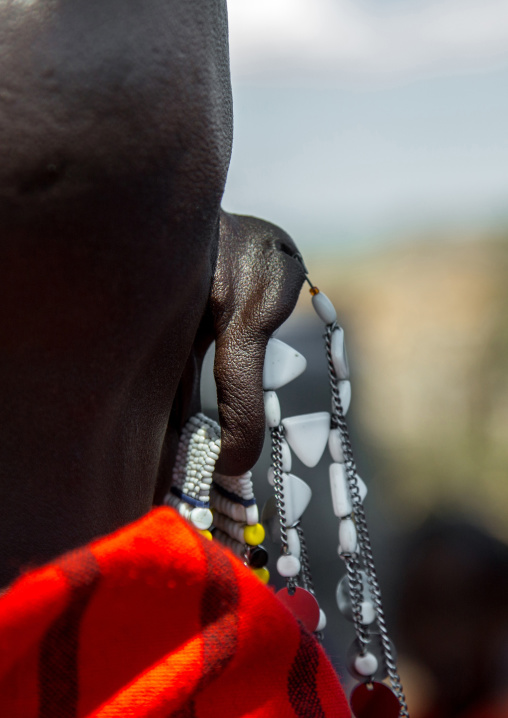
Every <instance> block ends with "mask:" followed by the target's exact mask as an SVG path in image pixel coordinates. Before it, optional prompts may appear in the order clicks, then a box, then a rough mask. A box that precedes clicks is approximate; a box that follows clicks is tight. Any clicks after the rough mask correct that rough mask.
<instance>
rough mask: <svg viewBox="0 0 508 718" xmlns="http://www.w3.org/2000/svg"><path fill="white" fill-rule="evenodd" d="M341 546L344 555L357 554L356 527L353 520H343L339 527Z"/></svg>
mask: <svg viewBox="0 0 508 718" xmlns="http://www.w3.org/2000/svg"><path fill="white" fill-rule="evenodd" d="M339 544H340V550H341V552H342V553H355V552H356V545H357V538H356V527H355V524H354V521H353V520H352V519H341V522H340V526H339Z"/></svg>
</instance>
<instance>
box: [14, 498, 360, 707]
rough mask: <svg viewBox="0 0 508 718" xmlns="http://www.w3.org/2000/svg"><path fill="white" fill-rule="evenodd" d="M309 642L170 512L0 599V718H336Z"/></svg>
mask: <svg viewBox="0 0 508 718" xmlns="http://www.w3.org/2000/svg"><path fill="white" fill-rule="evenodd" d="M349 715H350V713H349V709H348V706H347V702H346V699H345V696H344V693H343V691H342V689H341V687H340V685H339V683H338V680H337V677H336V675H335V673H334V671H333V668H332V666H331V664H330V663H329V661H328V659H327V658H326V657H325V655H324V653H323V651H322V650H321V648H320V647H319V645H318V644H317V643H316V641H315V640H314V638H313V637H312V636H311V635H309V634H308V633H307V632H306V631H305V630H304V629H303V628H302V627H301V626H300V624H299V623H298V622H297V621H296V620H295V619H294V618H293V617H292V616H291V614H290V613H289V612H288V611H287V610H286V608H284V606H282V604H281V603H280V602H279V601H278V599H277V598H276V597H275V596H274V595H273V593H272V592H271V591H270V590H269V589H267V588H266V587H265V586H263V585H262V583H261V582H260V581H259V579H258V578H256V577H255V576H254V575H253V574H252V573H251V571H250V570H249V569H247V568H246V567H245V566H243V565H242V563H241V562H240V561H239V560H238V559H236V558H235V557H234V556H233V555H232V554H231V553H230V552H229V551H226V550H225V549H223V548H222V547H221V546H220V545H218V544H217V542H215V541H209V540H208V539H206V538H204V537H202V536H200V535H199V534H197V533H196V532H195V531H194V530H193V529H192V528H191V527H190V526H189V525H188V524H187V523H186V522H184V521H183V519H181V518H180V516H178V514H177V513H176V512H175V511H173V510H172V509H165V508H162V509H156V510H154V511H152V512H151V513H150V514H148V515H147V516H145V517H144V518H143V519H141V520H140V521H137V522H136V523H134V524H131V525H130V526H127V527H126V528H123V529H121V530H120V531H117V532H116V533H114V534H111V535H110V536H107V537H106V538H103V539H100V540H98V541H95V542H93V543H91V544H89V545H88V546H85V547H84V548H81V549H78V550H76V551H73V552H71V553H69V554H66V555H65V556H63V557H61V558H59V559H58V560H56V561H55V562H54V563H51V564H48V565H47V566H45V567H43V568H41V569H37V570H35V571H31V572H30V573H27V574H25V575H24V576H22V577H21V578H20V579H19V580H18V581H16V582H15V583H14V584H13V585H12V586H11V587H10V588H9V590H7V591H6V593H5V594H4V595H3V596H2V597H1V598H0V716H2V718H4V717H5V718H18V717H20V718H21V717H22V718H81V717H82V716H101V717H106V716H126V717H127V716H147V717H148V716H150V718H152V717H153V718H155V717H156V716H157V717H159V716H161V717H162V716H164V718H240V717H241V716H248V717H249V718H261V717H262V718H272V717H273V718H276V717H277V718H284V717H285V716H288V718H289V717H291V718H294V717H298V718H345V717H347V716H349Z"/></svg>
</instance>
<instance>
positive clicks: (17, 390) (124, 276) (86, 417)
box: [0, 0, 304, 585]
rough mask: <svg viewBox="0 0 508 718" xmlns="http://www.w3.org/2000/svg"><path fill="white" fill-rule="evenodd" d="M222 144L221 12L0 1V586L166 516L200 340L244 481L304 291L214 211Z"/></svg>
mask: <svg viewBox="0 0 508 718" xmlns="http://www.w3.org/2000/svg"><path fill="white" fill-rule="evenodd" d="M231 131H232V115H231V90H230V80H229V62H228V50H227V19H226V8H225V4H224V3H223V2H222V0H216V1H212V0H186V2H184V3H182V2H177V1H176V0H144V2H143V3H139V2H134V0H121V1H120V0H101V1H100V2H99V0H53V1H50V0H37V1H35V2H32V3H31V4H27V3H25V4H22V3H19V2H11V1H9V0H4V1H3V2H0V153H1V162H0V293H1V302H2V303H1V306H2V307H3V312H2V317H1V319H0V435H1V440H0V585H6V584H8V583H9V582H10V581H12V580H13V579H14V578H15V577H16V576H17V575H18V574H19V572H20V570H25V569H26V568H28V567H31V566H34V565H38V564H40V563H43V562H45V561H47V560H50V559H51V558H53V557H54V556H56V555H58V554H60V553H62V552H64V551H67V550H69V549H72V548H74V547H76V546H79V545H82V544H84V543H87V542H88V541H90V540H91V539H93V538H95V537H97V536H100V535H104V534H107V533H110V532H111V531H113V530H115V529H116V528H118V527H120V526H122V525H125V524H127V523H129V522H130V521H133V520H135V519H136V518H138V517H140V516H142V515H143V514H144V513H146V512H147V511H149V510H150V508H151V506H152V505H153V503H160V502H161V500H162V498H163V496H164V494H165V492H166V490H167V487H168V484H169V480H170V474H171V467H172V461H173V456H174V450H175V446H176V443H177V441H178V433H179V430H180V428H181V426H182V425H183V424H184V423H185V421H186V420H187V418H188V416H189V415H191V414H192V413H194V412H195V411H196V410H198V409H199V395H198V387H199V373H200V367H201V362H202V358H203V355H204V353H205V351H206V348H207V347H208V345H209V343H210V342H211V341H212V340H213V339H215V340H216V342H217V352H216V365H215V376H216V381H217V390H218V396H219V409H220V420H221V426H222V430H223V449H222V452H221V456H220V459H219V461H220V466H219V467H218V468H220V470H221V471H223V472H224V473H229V474H232V475H236V474H239V473H242V472H243V471H245V470H247V469H248V468H250V467H251V466H252V465H253V463H254V462H255V461H256V459H257V457H258V455H259V452H260V449H261V445H262V441H263V434H264V416H263V403H262V386H261V375H262V365H263V359H264V351H265V347H266V343H267V341H268V338H269V336H270V335H271V334H272V333H273V331H274V330H275V329H276V328H277V327H278V326H279V325H280V324H281V323H282V322H283V321H284V320H285V319H286V318H287V316H289V314H290V313H291V311H292V309H293V307H294V304H295V303H296V300H297V297H298V293H299V290H300V287H301V284H302V282H303V278H304V274H303V270H302V266H301V264H300V262H299V261H298V260H297V259H295V258H294V254H295V253H296V248H295V246H294V244H293V243H292V241H291V239H290V238H289V237H288V236H287V235H286V234H285V233H284V232H283V231H282V230H280V229H278V228H276V227H274V226H273V225H269V224H268V223H265V222H262V221H260V220H256V219H253V218H245V217H244V218H241V217H235V216H233V215H227V214H225V213H222V212H221V210H220V201H221V198H222V194H223V190H224V183H225V180H226V174H227V168H228V165H229V159H230V153H231ZM292 255H293V256H292Z"/></svg>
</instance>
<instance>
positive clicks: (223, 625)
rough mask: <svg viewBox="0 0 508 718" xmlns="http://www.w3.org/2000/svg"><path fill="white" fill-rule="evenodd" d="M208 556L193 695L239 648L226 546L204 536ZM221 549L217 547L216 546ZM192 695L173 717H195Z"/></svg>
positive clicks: (235, 599) (232, 578)
mask: <svg viewBox="0 0 508 718" xmlns="http://www.w3.org/2000/svg"><path fill="white" fill-rule="evenodd" d="M203 549H204V552H205V556H206V584H205V589H204V591H203V596H202V599H201V631H202V637H203V673H202V674H201V678H200V679H199V681H198V684H197V686H196V689H195V690H194V696H196V695H197V694H198V693H200V691H202V690H203V688H205V687H206V686H208V685H209V684H210V683H211V682H212V681H213V680H214V678H216V677H217V676H219V675H220V674H221V673H222V672H223V671H224V669H225V668H226V667H227V665H228V663H229V662H230V661H231V659H232V658H233V656H234V655H235V652H236V647H237V645H238V617H237V609H238V605H239V599H240V591H239V588H238V584H237V582H236V576H235V572H234V570H233V567H232V565H231V561H230V559H229V557H228V555H227V554H226V552H225V551H224V550H221V548H220V547H218V546H217V543H215V546H212V545H211V542H209V541H208V539H203ZM217 549H218V550H217ZM195 716H196V707H195V703H194V700H193V699H190V700H189V702H188V703H187V704H186V705H185V706H183V707H182V708H180V709H178V710H177V711H174V712H173V713H172V714H171V717H170V718H195Z"/></svg>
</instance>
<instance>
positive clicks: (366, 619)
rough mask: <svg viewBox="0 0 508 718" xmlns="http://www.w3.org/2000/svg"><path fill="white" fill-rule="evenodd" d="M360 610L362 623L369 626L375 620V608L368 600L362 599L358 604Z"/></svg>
mask: <svg viewBox="0 0 508 718" xmlns="http://www.w3.org/2000/svg"><path fill="white" fill-rule="evenodd" d="M360 608H361V611H362V623H363V625H364V626H370V624H371V623H374V621H375V620H376V609H375V608H374V606H373V605H372V603H371V602H370V601H364V602H363V603H362V605H361V606H360Z"/></svg>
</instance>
